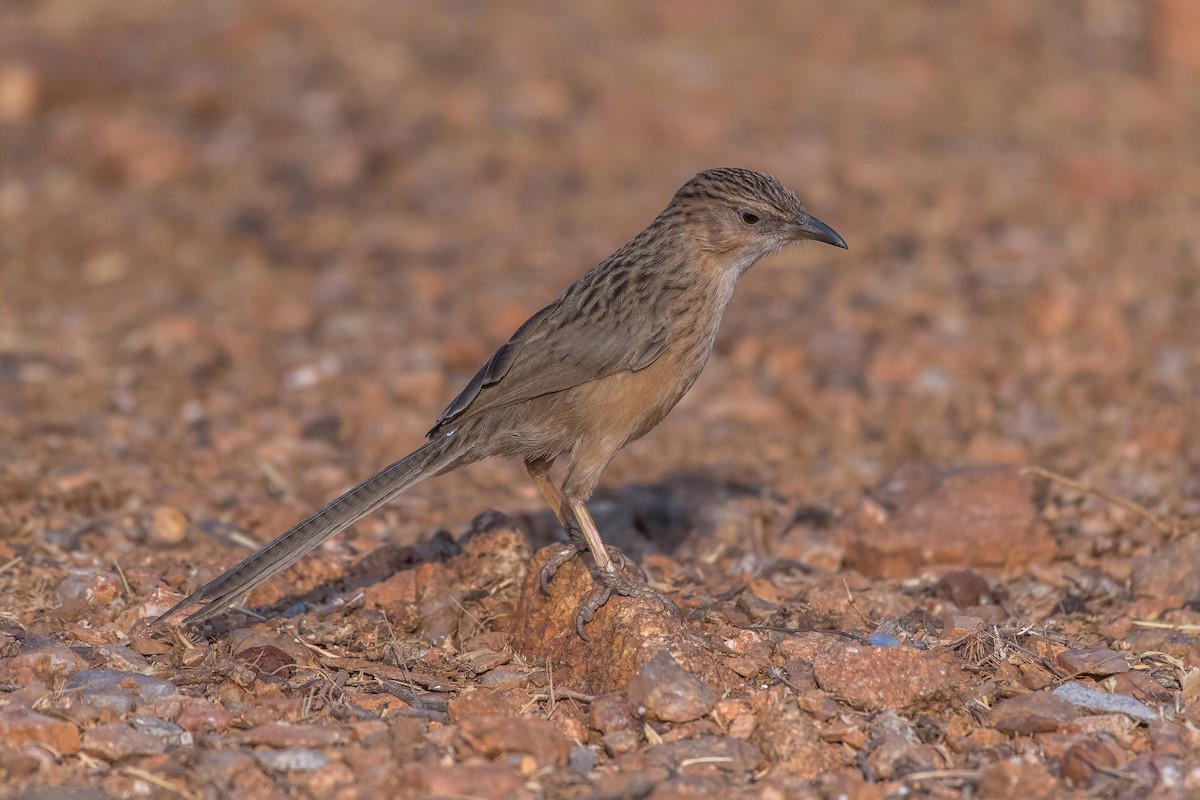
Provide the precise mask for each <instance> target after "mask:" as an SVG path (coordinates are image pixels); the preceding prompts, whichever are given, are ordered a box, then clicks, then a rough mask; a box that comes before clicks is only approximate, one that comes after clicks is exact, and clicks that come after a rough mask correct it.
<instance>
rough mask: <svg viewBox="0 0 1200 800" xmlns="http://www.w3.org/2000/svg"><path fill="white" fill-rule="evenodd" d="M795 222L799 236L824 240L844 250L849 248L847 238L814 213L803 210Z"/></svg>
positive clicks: (818, 240)
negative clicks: (806, 212)
mask: <svg viewBox="0 0 1200 800" xmlns="http://www.w3.org/2000/svg"><path fill="white" fill-rule="evenodd" d="M793 224H794V225H795V226H796V227H795V230H796V234H797V238H800V239H812V240H813V241H814V242H824V243H825V244H831V245H833V246H834V247H840V248H842V249H843V250H848V249H849V248H848V247H846V240H845V239H843V238H842V237H841V236H839V235H838V232H837V231H835V230H834V229H833V228H831V227H829V226H828V225H826V224H825V223H824V222H821V220H819V219H817V218H816V217H814V216H813V215H812V214H805V213H803V212H801V214H800V216H798V217H796V221H795V222H794V223H793Z"/></svg>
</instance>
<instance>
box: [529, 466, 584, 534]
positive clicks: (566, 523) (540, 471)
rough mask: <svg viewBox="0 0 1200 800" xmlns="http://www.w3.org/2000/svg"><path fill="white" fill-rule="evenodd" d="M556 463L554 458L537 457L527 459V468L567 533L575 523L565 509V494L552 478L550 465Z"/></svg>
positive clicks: (534, 483)
mask: <svg viewBox="0 0 1200 800" xmlns="http://www.w3.org/2000/svg"><path fill="white" fill-rule="evenodd" d="M553 465H554V459H537V460H535V461H526V462H525V469H526V470H528V472H529V477H530V479H531V480H532V481H533V485H534V486H536V487H537V488H538V491H539V492H541V493H542V497H544V498H545V499H546V505H548V506H550V510H551V511H553V512H554V517H555V519H557V520H558V524H559V525H561V526H562V529H563V530H564V531H566V532H567V533H570V532H571V528H572V527H573V525H572V524H571V520H569V519H567V513H566V511H565V510H564V509H563V496H562V493H561V492H559V491H558V487H557V486H555V485H554V482H553V481H551V480H550V467H551V466H553Z"/></svg>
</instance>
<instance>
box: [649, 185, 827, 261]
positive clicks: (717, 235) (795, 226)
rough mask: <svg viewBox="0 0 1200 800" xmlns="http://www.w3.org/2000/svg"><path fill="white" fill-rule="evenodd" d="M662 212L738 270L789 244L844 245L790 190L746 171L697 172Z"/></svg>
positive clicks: (702, 247)
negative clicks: (676, 219)
mask: <svg viewBox="0 0 1200 800" xmlns="http://www.w3.org/2000/svg"><path fill="white" fill-rule="evenodd" d="M665 213H666V214H670V215H672V216H678V217H680V218H682V219H683V220H684V221H685V222H686V223H687V224H689V225H693V226H695V237H696V242H697V244H698V246H699V247H700V248H701V249H702V250H704V251H706V252H709V253H714V254H715V253H720V254H725V255H727V256H729V257H731V260H732V263H735V264H736V265H737V266H738V267H739V269H741V270H744V269H746V268H747V267H749V266H750V265H751V264H753V263H754V262H755V261H757V260H758V259H760V258H762V257H763V256H766V255H770V254H771V253H774V252H777V251H778V250H780V249H781V248H783V247H785V246H786V245H788V244H791V243H792V242H800V241H804V240H806V239H811V240H813V241H816V242H824V243H826V244H831V245H834V246H835V247H841V248H845V247H846V242H845V240H843V239H842V237H841V236H839V235H838V233H837V231H835V230H834V229H833V228H831V227H829V226H828V225H826V224H825V223H824V222H822V221H821V220H819V219H817V218H816V217H814V216H812V215H811V214H809V213H808V212H807V211H805V210H804V206H802V205H801V204H800V201H799V200H798V199H797V198H796V195H795V194H794V193H793V192H792V190H791V189H788V188H787V187H786V186H784V185H783V184H782V183H780V182H779V181H778V180H776V179H775V178H772V177H771V176H770V175H763V174H761V173H758V172H753V171H752V170H748V169H740V168H737V167H721V168H718V169H709V170H705V171H704V172H701V173H699V174H697V175H696V176H695V177H693V178H692V179H691V180H689V181H688V182H687V183H685V184H684V185H683V186H681V187H680V188H679V191H677V192H676V193H675V196H674V197H673V198H672V199H671V204H670V205H669V206H668V207H667V211H666V212H665Z"/></svg>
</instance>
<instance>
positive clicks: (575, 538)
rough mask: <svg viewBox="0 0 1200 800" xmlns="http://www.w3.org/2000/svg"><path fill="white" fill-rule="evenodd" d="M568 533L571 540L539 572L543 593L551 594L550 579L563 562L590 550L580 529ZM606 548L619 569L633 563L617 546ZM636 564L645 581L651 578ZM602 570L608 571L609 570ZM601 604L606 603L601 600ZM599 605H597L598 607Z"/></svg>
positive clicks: (552, 578) (539, 583)
mask: <svg viewBox="0 0 1200 800" xmlns="http://www.w3.org/2000/svg"><path fill="white" fill-rule="evenodd" d="M567 535H568V536H570V537H571V540H570V541H569V542H564V543H563V545H562V547H561V549H560V550H559V551H558V552H557V553H555V554H554V555H552V556H550V558H548V559H547V560H546V563H545V564H543V565H542V570H541V572H539V573H538V585H539V586H541V589H542V594H546V595H548V594H550V581H552V580H554V576H555V575H557V574H558V571H559V569H561V568H562V565H563V564H566V563H567V562H568V561H570V560H571V559H572V558H574V557H575V556H577V555H579V554H580V553H586V552H588V547H587V543H586V542H584V540H583V536H582V535H580V533H579V531H576V530H574V529H571V530H568V531H567ZM604 549H605V550H607V551H608V557H609V558H610V559H612V562H613V565H614V566H615V567H616V568H617V569H618V570H624V569H625V568H626V567H627V566H628V565H629V564H630V563H631V562H630V561H628V560H627V559H626V558H625V554H624V553H622V552H621V551H620V550H618V549H617V548H615V547H605V548H604ZM634 566H635V567H636V568H637V571H638V573H639V574H640V575H641V576H642V580H643V581H646V580H649V577H648V576H647V575H646V572H645V571H644V570H643V569H642V568H641V567H640V566H638V565H637V564H634ZM601 571H602V572H608V570H601ZM600 605H604V603H603V602H601V603H600ZM599 607H600V606H597V608H599Z"/></svg>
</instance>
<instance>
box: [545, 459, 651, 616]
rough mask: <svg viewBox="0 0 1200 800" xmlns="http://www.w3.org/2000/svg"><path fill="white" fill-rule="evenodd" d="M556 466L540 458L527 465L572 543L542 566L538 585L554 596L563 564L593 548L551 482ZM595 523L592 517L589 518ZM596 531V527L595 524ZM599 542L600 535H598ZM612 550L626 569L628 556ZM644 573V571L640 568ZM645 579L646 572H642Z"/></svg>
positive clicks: (611, 552)
mask: <svg viewBox="0 0 1200 800" xmlns="http://www.w3.org/2000/svg"><path fill="white" fill-rule="evenodd" d="M553 464H554V459H553V458H537V459H530V460H529V461H526V462H525V469H526V470H528V471H529V477H530V479H531V480H532V481H533V485H534V486H536V487H537V488H538V491H540V492H541V493H542V497H544V498H545V500H546V505H548V506H550V510H551V511H553V512H554V517H555V519H557V520H558V524H559V525H561V526H562V529H563V530H564V531H565V532H566V534H567V537H568V541H567V542H566V543H565V544H564V545H563V546H562V549H560V550H559V551H558V552H557V553H555V554H554V555H553V556H551V557H550V558H549V559H547V561H546V563H545V564H543V565H542V570H541V572H540V573H538V583H539V585H540V586H541V589H542V593H543V594H550V581H552V580H554V576H555V575H557V574H558V570H559V569H560V568H561V567H562V565H563V564H565V563H567V562H568V561H570V560H571V559H572V558H574V557H575V556H577V555H579V554H580V553H582V552H583V551H585V550H587V549H589V547H588V543H587V540H586V539H585V537H584V535H583V533H582V532H581V531H580V529H579V525H577V524H576V523H575V521H574V520H572V519H571V518H570V517H569V516H568V515H567V509H566V507H565V501H564V500H563V496H562V493H561V492H560V491H558V487H557V486H555V485H554V483H553V482H552V481H551V480H550V474H549V473H550V467H551V466H552V465H553ZM588 521H589V522H590V521H591V517H588ZM592 527H593V528H594V527H595V524H594V523H593V526H592ZM596 538H597V539H599V534H597V535H596ZM605 549H606V550H608V551H609V552H608V555H609V558H611V559H612V560H613V561H615V562H616V563H617V567H618V568H619V569H624V567H625V556H624V555H622V553H621V551H620V550H618V549H617V548H615V547H608V548H605ZM638 571H639V572H640V571H641V568H640V567H639V568H638ZM642 577H643V578H645V573H644V572H643V573H642Z"/></svg>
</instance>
